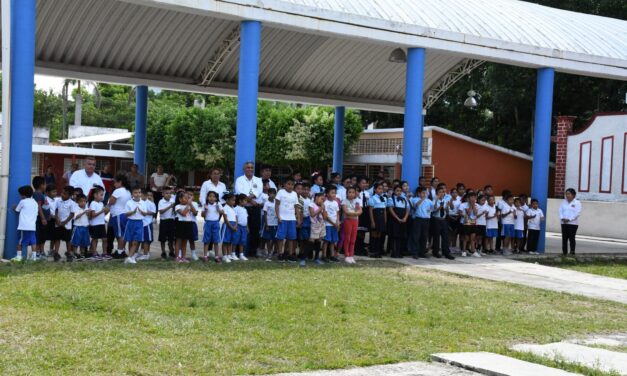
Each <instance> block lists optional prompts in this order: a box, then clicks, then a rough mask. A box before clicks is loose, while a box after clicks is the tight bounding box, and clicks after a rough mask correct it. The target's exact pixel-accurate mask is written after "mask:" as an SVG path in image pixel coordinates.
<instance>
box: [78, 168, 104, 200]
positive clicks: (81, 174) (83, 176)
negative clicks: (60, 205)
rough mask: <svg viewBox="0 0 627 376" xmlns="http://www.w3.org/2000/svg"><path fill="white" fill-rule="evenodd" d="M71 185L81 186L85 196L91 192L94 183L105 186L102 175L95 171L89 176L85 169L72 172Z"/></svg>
mask: <svg viewBox="0 0 627 376" xmlns="http://www.w3.org/2000/svg"><path fill="white" fill-rule="evenodd" d="M70 185H71V186H72V187H74V188H81V189H82V190H83V194H84V195H85V196H87V195H88V194H89V191H91V189H92V188H93V187H94V185H99V186H101V187H104V183H103V182H102V179H101V178H100V175H98V174H96V173H95V172H94V173H93V174H91V176H87V173H86V172H85V169H82V170H77V171H75V172H74V173H73V174H72V177H71V178H70Z"/></svg>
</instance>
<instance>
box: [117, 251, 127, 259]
mask: <svg viewBox="0 0 627 376" xmlns="http://www.w3.org/2000/svg"><path fill="white" fill-rule="evenodd" d="M118 255H119V257H118V258H121V259H125V258H127V257H128V255H127V254H126V251H122V253H119V254H118Z"/></svg>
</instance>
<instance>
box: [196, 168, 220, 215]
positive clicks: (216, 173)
mask: <svg viewBox="0 0 627 376" xmlns="http://www.w3.org/2000/svg"><path fill="white" fill-rule="evenodd" d="M221 177H222V170H220V169H219V168H217V167H214V168H212V169H211V170H209V180H207V181H205V182H204V183H202V186H201V187H200V197H199V199H200V203H201V204H202V206H203V207H204V206H205V204H206V203H207V194H208V193H209V192H215V193H217V194H218V200H219V201H220V202H223V201H222V196H224V193H225V192H226V185H225V184H224V183H223V182H221V181H220V178H221Z"/></svg>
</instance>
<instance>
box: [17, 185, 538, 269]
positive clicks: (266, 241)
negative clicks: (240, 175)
mask: <svg viewBox="0 0 627 376" xmlns="http://www.w3.org/2000/svg"><path fill="white" fill-rule="evenodd" d="M33 188H34V189H33ZM114 188H115V189H114V190H113V192H112V193H111V194H110V195H107V196H109V197H108V200H107V202H105V195H106V192H105V190H104V188H103V187H99V186H95V187H94V188H93V189H91V190H90V192H88V195H87V196H86V195H85V193H84V192H82V191H81V189H80V188H73V187H71V186H66V187H64V188H63V190H62V191H61V195H60V197H57V189H56V187H55V186H54V185H48V186H46V184H45V181H44V179H43V177H35V178H34V179H33V187H31V186H24V187H21V188H20V189H19V193H20V196H21V198H22V200H21V201H20V202H19V204H18V205H17V206H16V207H15V208H14V209H15V211H16V212H17V213H18V214H19V223H18V258H26V256H27V248H28V246H31V247H32V257H31V258H32V259H38V258H47V257H48V256H52V257H53V258H54V260H55V261H59V260H60V259H61V256H60V252H59V250H60V245H61V242H65V244H66V253H65V257H66V259H67V261H73V260H75V259H79V260H81V259H89V260H93V261H99V260H108V259H111V258H120V259H124V262H125V263H129V264H135V263H136V262H137V261H140V260H147V259H149V258H150V245H151V243H152V241H153V222H154V221H155V220H156V219H157V217H158V218H159V239H158V240H159V242H160V243H161V257H162V258H164V259H168V258H172V259H175V260H176V261H177V262H181V263H187V262H189V259H188V257H187V248H188V246H189V248H190V251H191V259H192V260H199V259H202V260H203V261H208V260H209V259H213V260H214V261H215V262H217V263H220V262H227V263H228V262H232V261H235V260H241V261H246V260H247V257H246V255H247V243H248V236H249V226H248V215H249V211H248V210H246V208H247V206H249V205H251V204H252V202H251V199H250V197H248V196H246V195H244V194H240V195H236V194H231V193H228V192H226V193H217V192H214V191H210V192H208V193H207V196H206V199H205V200H204V202H205V204H203V205H202V207H201V205H199V204H198V203H196V202H195V200H194V192H192V191H186V190H183V189H179V190H176V191H175V190H172V189H171V188H169V187H166V188H164V190H163V198H162V199H161V200H160V201H159V202H158V203H157V204H156V205H155V203H154V202H153V197H152V193H151V192H147V191H145V190H143V189H141V188H140V187H132V188H131V187H129V184H128V179H127V178H126V176H125V175H118V176H116V177H115V179H114ZM261 202H262V203H261V207H262V211H261V212H262V217H263V218H262V226H261V231H260V234H259V235H260V238H261V240H262V241H261V243H260V247H259V250H258V251H257V254H258V255H260V256H262V257H265V258H266V260H268V261H272V260H273V259H276V260H279V261H291V262H299V263H300V264H301V265H302V266H304V265H305V263H306V261H307V260H308V259H309V260H312V261H313V262H314V263H316V264H323V263H325V262H339V261H340V253H343V254H344V261H345V262H347V263H350V264H354V263H356V261H355V258H354V256H355V252H356V250H357V253H358V254H360V255H369V256H370V257H375V258H380V257H382V256H383V255H384V254H385V253H389V254H390V255H391V257H394V258H400V257H403V256H404V255H411V256H413V257H415V258H419V257H428V256H427V253H428V250H429V248H431V253H432V255H433V256H434V257H438V258H439V257H446V258H448V259H454V256H453V255H452V252H451V251H458V252H460V254H461V256H463V257H465V256H468V255H472V256H475V257H481V256H482V254H483V253H494V252H495V250H497V251H501V252H502V253H503V254H505V255H507V254H509V253H511V252H520V251H527V252H529V253H536V251H537V243H538V236H539V232H540V224H541V221H543V220H544V214H543V212H542V210H541V209H539V208H538V201H537V200H535V199H532V200H531V201H530V202H528V198H527V197H526V196H525V195H519V196H518V197H514V196H513V195H512V194H511V192H509V191H504V192H503V194H502V198H501V200H500V201H499V202H496V200H495V197H494V195H493V192H492V187H491V186H485V187H484V189H483V190H480V191H478V192H477V191H473V190H472V189H466V188H465V187H464V185H463V184H457V186H456V187H454V188H452V189H451V190H447V187H446V185H445V184H444V183H440V182H439V181H438V179H437V178H433V179H432V180H431V181H430V183H429V182H428V181H426V180H425V179H424V178H422V177H421V179H420V186H419V187H418V188H417V189H416V190H415V192H413V193H412V192H410V190H409V184H408V183H407V182H403V181H394V182H393V184H392V185H391V184H389V182H387V181H385V180H379V181H375V182H374V183H373V184H371V182H370V180H369V179H368V178H366V177H361V178H357V177H356V176H351V177H345V178H344V179H342V177H341V176H340V175H339V174H337V173H334V174H332V175H331V180H330V181H329V182H328V184H325V182H324V177H323V176H322V175H320V174H314V175H313V176H312V184H311V185H310V184H308V183H307V182H305V181H301V180H300V179H293V178H288V179H287V180H286V181H285V182H284V184H283V186H282V188H281V189H278V191H277V189H275V188H271V187H270V184H269V181H268V180H264V181H263V194H262V200H261ZM255 204H256V203H255ZM199 214H200V215H201V216H202V217H203V219H204V227H203V230H204V231H203V238H202V242H203V245H204V247H203V253H202V256H200V257H199V256H198V254H197V253H196V248H195V243H196V241H198V240H199V238H198V233H199V231H198V225H197V222H196V220H197V217H198V215H199ZM106 215H109V221H108V223H107V222H106V221H105V216H106ZM107 233H109V234H111V233H113V235H114V236H113V238H115V239H116V240H117V248H116V249H112V247H108V246H107ZM367 233H369V234H370V236H369V239H370V241H369V249H368V250H366V244H365V238H366V234H367ZM98 240H100V241H101V244H102V250H101V251H100V252H99V251H98V247H97V245H98ZM495 240H496V248H495V244H494V243H495ZM46 241H49V242H50V250H51V251H50V253H46V252H45V243H46ZM458 245H459V248H458V247H457V246H458ZM166 246H167V250H168V252H166ZM108 249H111V251H108ZM127 249H128V253H127V251H126V250H127Z"/></svg>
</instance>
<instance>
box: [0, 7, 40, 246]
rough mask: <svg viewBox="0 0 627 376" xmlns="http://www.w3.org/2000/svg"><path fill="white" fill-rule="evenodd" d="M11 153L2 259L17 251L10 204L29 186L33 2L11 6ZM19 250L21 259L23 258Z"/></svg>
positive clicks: (15, 227)
mask: <svg viewBox="0 0 627 376" xmlns="http://www.w3.org/2000/svg"><path fill="white" fill-rule="evenodd" d="M11 11H12V14H11V30H12V35H11V46H12V48H11V79H12V82H11V99H10V104H11V124H10V126H11V150H10V153H9V195H8V211H7V227H6V240H5V243H4V244H5V253H4V258H7V259H8V258H13V257H15V255H16V250H17V248H16V247H17V224H18V216H17V215H16V214H15V212H14V211H13V209H12V208H13V205H16V204H17V203H18V202H19V201H20V195H19V194H18V193H17V190H18V188H19V187H21V186H23V185H30V184H31V176H30V174H31V166H32V158H33V147H32V145H33V112H34V90H35V0H18V1H12V3H11ZM25 251H26V250H22V257H25V256H26V252H25Z"/></svg>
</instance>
